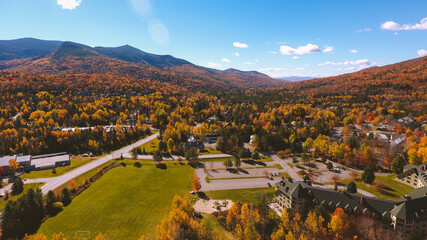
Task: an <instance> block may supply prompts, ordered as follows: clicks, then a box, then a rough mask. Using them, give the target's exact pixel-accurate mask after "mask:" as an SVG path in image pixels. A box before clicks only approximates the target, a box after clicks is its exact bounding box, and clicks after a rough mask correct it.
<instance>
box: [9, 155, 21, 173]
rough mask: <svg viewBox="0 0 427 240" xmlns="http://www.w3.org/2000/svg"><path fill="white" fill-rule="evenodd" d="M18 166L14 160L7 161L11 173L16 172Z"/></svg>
mask: <svg viewBox="0 0 427 240" xmlns="http://www.w3.org/2000/svg"><path fill="white" fill-rule="evenodd" d="M18 167H19V164H18V163H17V162H16V160H15V159H14V158H11V159H9V169H10V170H11V171H13V172H15V171H16V170H18Z"/></svg>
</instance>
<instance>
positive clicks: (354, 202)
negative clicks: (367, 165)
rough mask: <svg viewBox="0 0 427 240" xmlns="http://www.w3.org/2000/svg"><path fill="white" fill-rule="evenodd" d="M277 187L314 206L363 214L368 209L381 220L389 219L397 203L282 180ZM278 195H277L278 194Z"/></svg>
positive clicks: (286, 193) (284, 192)
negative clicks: (310, 202) (308, 201)
mask: <svg viewBox="0 0 427 240" xmlns="http://www.w3.org/2000/svg"><path fill="white" fill-rule="evenodd" d="M276 187H277V188H278V189H279V191H281V192H282V193H283V194H285V195H287V196H292V197H295V198H306V199H307V200H310V201H312V202H313V203H314V204H322V205H324V206H325V207H330V208H337V207H339V208H342V209H344V211H346V212H347V213H353V212H356V213H362V211H363V210H365V209H367V210H369V212H371V213H373V214H375V215H376V216H378V217H379V218H385V219H386V218H389V216H390V211H391V210H392V209H393V207H394V206H395V204H396V202H395V201H391V200H385V199H380V198H374V197H366V196H362V195H358V194H353V193H348V192H338V191H334V190H329V189H324V188H319V187H313V186H309V185H307V184H305V183H304V182H294V183H292V182H290V181H288V180H282V181H280V182H278V183H276ZM276 195H277V194H276Z"/></svg>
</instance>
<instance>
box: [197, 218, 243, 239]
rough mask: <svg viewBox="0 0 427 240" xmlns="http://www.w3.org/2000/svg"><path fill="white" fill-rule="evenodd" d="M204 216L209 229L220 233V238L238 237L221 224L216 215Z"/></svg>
mask: <svg viewBox="0 0 427 240" xmlns="http://www.w3.org/2000/svg"><path fill="white" fill-rule="evenodd" d="M203 218H204V219H205V220H206V223H207V226H208V229H209V231H210V232H215V233H216V234H218V235H217V237H219V238H220V239H224V240H226V239H236V238H235V237H234V236H233V234H231V233H230V232H228V231H227V230H225V229H224V227H222V226H221V224H220V223H219V222H218V220H217V219H216V217H214V216H213V215H212V214H203Z"/></svg>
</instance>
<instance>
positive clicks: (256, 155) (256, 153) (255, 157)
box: [252, 152, 260, 160]
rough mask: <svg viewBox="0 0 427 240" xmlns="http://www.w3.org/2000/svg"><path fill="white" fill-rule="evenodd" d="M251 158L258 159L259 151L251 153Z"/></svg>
mask: <svg viewBox="0 0 427 240" xmlns="http://www.w3.org/2000/svg"><path fill="white" fill-rule="evenodd" d="M252 158H253V159H254V160H259V158H260V157H259V153H258V152H255V153H254V154H253V155H252Z"/></svg>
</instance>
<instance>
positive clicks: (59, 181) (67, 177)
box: [26, 133, 159, 194]
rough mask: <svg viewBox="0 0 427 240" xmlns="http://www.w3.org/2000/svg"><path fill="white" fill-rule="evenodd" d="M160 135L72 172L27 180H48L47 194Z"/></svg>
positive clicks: (149, 137) (45, 186)
mask: <svg viewBox="0 0 427 240" xmlns="http://www.w3.org/2000/svg"><path fill="white" fill-rule="evenodd" d="M158 135H159V133H155V134H153V135H151V136H148V137H146V138H144V139H142V140H139V141H137V142H135V143H132V144H130V145H128V146H126V147H123V148H121V149H119V150H116V151H114V152H112V153H110V154H108V155H106V156H104V157H101V158H99V159H97V160H95V161H92V162H90V163H88V164H85V165H83V166H81V167H79V168H76V169H74V170H72V171H70V172H67V173H65V174H63V175H61V176H58V177H53V178H45V179H42V180H41V179H34V180H27V181H26V183H30V182H31V181H43V180H46V184H45V185H43V186H42V187H41V190H42V192H43V194H46V193H47V192H49V191H50V190H54V189H56V188H58V187H60V186H61V185H63V184H65V183H67V182H69V181H71V179H73V178H75V177H77V176H79V175H82V174H83V173H85V172H88V171H90V170H92V169H94V168H96V167H98V166H101V165H102V164H104V163H106V162H108V161H110V160H112V159H115V158H119V157H120V155H121V154H123V155H125V154H126V153H128V152H130V151H131V150H132V148H134V147H138V146H141V145H143V144H145V143H147V142H149V141H151V140H153V139H155V138H156V137H157V136H158Z"/></svg>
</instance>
